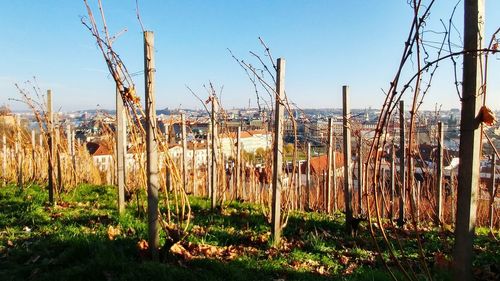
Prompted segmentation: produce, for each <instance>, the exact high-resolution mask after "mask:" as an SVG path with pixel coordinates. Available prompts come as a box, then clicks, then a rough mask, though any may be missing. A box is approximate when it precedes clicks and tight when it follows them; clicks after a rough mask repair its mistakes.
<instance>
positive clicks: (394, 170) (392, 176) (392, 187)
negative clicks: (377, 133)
mask: <svg viewBox="0 0 500 281" xmlns="http://www.w3.org/2000/svg"><path fill="white" fill-rule="evenodd" d="M394 150H395V149H394V143H393V144H392V151H391V174H390V175H389V176H390V180H391V200H390V203H391V206H390V208H389V211H390V219H391V221H392V220H393V219H394V203H395V202H394V193H395V187H396V182H395V174H396V165H395V163H394V161H395V159H394V158H395V157H396V153H395V151H394Z"/></svg>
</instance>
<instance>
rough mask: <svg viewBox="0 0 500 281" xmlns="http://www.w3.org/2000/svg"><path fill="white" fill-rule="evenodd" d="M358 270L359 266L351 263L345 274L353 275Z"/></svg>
mask: <svg viewBox="0 0 500 281" xmlns="http://www.w3.org/2000/svg"><path fill="white" fill-rule="evenodd" d="M356 268H358V264H357V263H354V262H351V263H350V264H349V265H348V266H347V268H346V269H344V274H352V273H353V272H354V270H355V269H356Z"/></svg>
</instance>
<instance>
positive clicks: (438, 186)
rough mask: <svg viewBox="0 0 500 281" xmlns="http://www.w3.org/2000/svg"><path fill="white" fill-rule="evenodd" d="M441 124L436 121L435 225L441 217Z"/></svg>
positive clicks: (438, 223)
mask: <svg viewBox="0 0 500 281" xmlns="http://www.w3.org/2000/svg"><path fill="white" fill-rule="evenodd" d="M443 143H444V132H443V124H442V123H441V122H438V147H437V152H438V153H437V159H436V160H437V161H436V225H440V224H441V221H442V219H443V209H442V206H443Z"/></svg>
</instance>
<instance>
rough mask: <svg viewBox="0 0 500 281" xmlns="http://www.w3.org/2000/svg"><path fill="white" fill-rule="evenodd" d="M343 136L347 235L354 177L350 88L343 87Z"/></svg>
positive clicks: (350, 219)
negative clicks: (352, 168)
mask: <svg viewBox="0 0 500 281" xmlns="http://www.w3.org/2000/svg"><path fill="white" fill-rule="evenodd" d="M342 109H343V127H344V128H343V134H344V201H345V218H346V230H347V233H351V221H352V218H353V217H352V202H351V198H352V177H351V124H350V122H349V121H350V120H349V119H350V118H351V109H350V104H349V86H342Z"/></svg>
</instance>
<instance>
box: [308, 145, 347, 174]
mask: <svg viewBox="0 0 500 281" xmlns="http://www.w3.org/2000/svg"><path fill="white" fill-rule="evenodd" d="M334 153H335V157H336V158H335V166H336V167H337V168H339V167H343V166H344V154H342V153H340V152H338V151H335V152H334ZM327 167H328V158H327V156H326V154H325V155H321V156H317V157H311V173H313V174H316V175H319V174H321V173H323V171H326V168H327Z"/></svg>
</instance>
